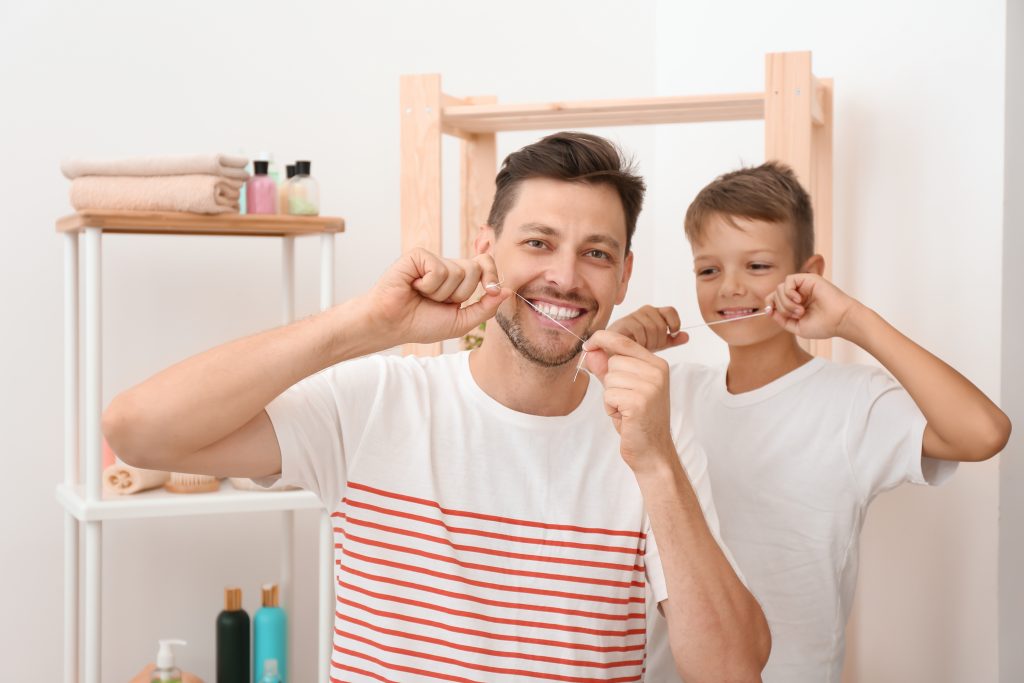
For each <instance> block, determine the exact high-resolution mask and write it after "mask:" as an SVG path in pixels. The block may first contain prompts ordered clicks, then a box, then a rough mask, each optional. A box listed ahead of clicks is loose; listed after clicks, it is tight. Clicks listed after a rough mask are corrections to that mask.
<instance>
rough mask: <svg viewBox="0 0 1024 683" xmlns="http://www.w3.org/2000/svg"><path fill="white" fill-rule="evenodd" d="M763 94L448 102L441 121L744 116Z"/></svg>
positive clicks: (498, 124) (753, 112) (518, 125)
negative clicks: (577, 100)
mask: <svg viewBox="0 0 1024 683" xmlns="http://www.w3.org/2000/svg"><path fill="white" fill-rule="evenodd" d="M764 99H765V98H764V93H762V92H756V93H738V94H726V95H696V96H685V97H647V98H637V99H629V100H589V101H579V102H543V103H537V104H449V105H448V106H445V107H444V108H443V109H442V111H441V121H442V124H443V126H444V127H445V128H446V129H450V130H452V131H461V132H464V133H493V132H496V131H507V130H543V129H555V128H557V129H569V128H590V127H594V126H631V125H648V124H654V123H694V122H700V121H746V120H759V119H763V118H764ZM454 100H455V98H449V99H448V101H449V102H452V101H454Z"/></svg>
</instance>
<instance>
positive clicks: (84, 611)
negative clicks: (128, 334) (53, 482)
mask: <svg viewBox="0 0 1024 683" xmlns="http://www.w3.org/2000/svg"><path fill="white" fill-rule="evenodd" d="M344 229H345V222H344V220H342V219H341V218H330V217H323V216H253V215H245V216H241V215H230V216H204V215H198V214H184V213H166V212H138V211H116V212H115V211H102V212H101V211H83V212H79V213H77V214H74V215H71V216H67V217H65V218H62V219H60V220H59V221H57V231H58V232H59V233H61V234H62V235H63V239H64V247H65V250H64V329H65V331H64V415H65V417H64V482H63V483H62V484H59V485H58V486H57V500H58V501H59V502H60V504H61V505H62V506H63V507H64V510H65V515H64V680H65V683H82V682H84V683H101V681H102V680H103V679H102V676H101V671H100V655H101V650H100V647H101V643H102V633H101V625H102V622H101V619H100V614H101V608H102V596H101V593H100V586H101V581H100V577H101V573H102V570H103V564H102V551H103V525H104V524H105V523H107V522H109V521H112V520H118V519H143V518H153V517H174V516H183V515H211V514H219V513H232V512H234V513H239V512H258V511H277V512H280V513H281V529H282V539H283V543H282V545H283V547H282V549H281V569H280V574H281V575H280V585H281V594H282V602H283V607H284V608H285V609H286V610H289V616H291V614H290V610H291V607H292V604H293V603H292V562H293V557H294V535H293V532H294V518H295V511H296V510H310V509H319V510H321V518H320V558H319V561H320V580H319V604H320V608H319V612H318V624H319V633H320V646H319V648H318V650H319V660H318V662H317V664H318V672H319V676H318V677H319V678H320V679H321V681H323V683H327V681H328V680H329V663H330V648H331V643H332V638H331V634H332V630H333V624H334V612H333V605H334V601H333V599H331V597H332V596H333V595H334V539H333V534H332V532H331V524H330V517H329V516H328V513H327V511H326V510H324V509H323V506H322V505H321V504H320V501H319V500H318V499H317V498H316V496H314V495H313V494H312V493H309V492H307V491H278V492H261V491H238V490H235V489H234V488H233V487H232V486H231V485H230V484H229V483H227V482H225V483H223V484H222V486H221V490H220V491H219V492H216V493H204V494H189V495H182V494H178V495H175V494H169V493H166V492H164V491H162V490H156V491H147V492H144V493H139V494H135V495H131V496H124V497H119V498H117V499H106V500H105V499H104V498H103V496H102V485H101V475H102V456H101V452H102V434H101V432H100V415H101V413H102V408H103V406H102V393H101V377H102V372H101V370H102V361H103V356H102V340H101V335H100V330H101V320H102V315H101V314H102V296H101V287H100V283H101V265H102V258H101V251H102V236H103V233H132V234H159V235H228V236H249V237H255V236H260V237H277V238H280V239H281V279H282V287H283V289H284V305H283V310H282V321H283V322H285V323H287V322H291V321H292V320H293V319H294V317H295V305H294V299H295V238H296V237H297V236H300V235H315V234H318V235H320V257H321V258H320V308H321V310H323V309H326V308H328V307H329V306H331V305H332V304H333V303H334V302H333V298H334V235H335V233H338V232H342V231H344ZM80 245H84V247H81V248H82V250H83V251H84V254H83V255H82V258H81V259H80V255H79V251H80ZM80 260H81V264H82V276H83V277H82V282H83V288H82V289H83V290H84V291H81V292H80V291H79V284H78V283H79V262H80ZM80 308H82V309H84V310H83V314H84V315H83V316H82V320H83V324H84V327H85V329H84V334H80V330H79V309H80ZM80 339H81V342H80ZM80 373H81V375H82V376H83V379H82V380H81V381H84V385H85V386H84V389H85V391H84V394H82V395H83V397H84V410H82V407H83V406H81V405H80V404H79V391H80V388H81V386H80ZM80 425H81V427H82V431H84V434H80V430H79V426H80ZM83 531H84V533H81V532H83ZM80 538H82V539H83V541H84V547H79V539H80ZM80 554H82V555H83V556H84V557H83V558H82V559H83V562H82V571H81V572H80V571H79V555H80ZM80 611H81V616H82V619H81V622H82V628H81V629H79V621H80V620H79V612H80ZM82 631H84V637H83V633H82ZM80 652H81V654H82V657H81V660H82V661H81V668H80V667H79V659H80V657H79V653H80Z"/></svg>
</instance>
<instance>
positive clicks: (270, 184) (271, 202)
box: [245, 161, 277, 214]
mask: <svg viewBox="0 0 1024 683" xmlns="http://www.w3.org/2000/svg"><path fill="white" fill-rule="evenodd" d="M269 164H270V162H269V161H254V162H253V164H252V168H253V176H252V178H249V182H247V183H246V184H245V207H246V211H247V212H248V213H263V214H266V213H277V185H276V184H275V183H274V179H273V178H271V177H270V176H268V175H267V167H268V166H269Z"/></svg>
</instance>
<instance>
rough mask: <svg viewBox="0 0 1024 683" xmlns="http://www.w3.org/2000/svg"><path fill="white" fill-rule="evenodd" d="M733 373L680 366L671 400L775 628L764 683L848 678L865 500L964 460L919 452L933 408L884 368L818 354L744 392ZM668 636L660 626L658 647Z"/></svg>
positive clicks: (944, 472) (940, 474)
mask: <svg viewBox="0 0 1024 683" xmlns="http://www.w3.org/2000/svg"><path fill="white" fill-rule="evenodd" d="M725 371H726V368H725V366H722V367H718V368H709V367H704V366H699V365H693V364H681V365H675V366H673V368H672V375H671V382H672V385H671V386H672V402H673V406H674V407H676V408H677V409H681V410H683V412H684V413H686V415H688V416H689V418H690V419H691V420H692V422H693V425H694V428H695V429H696V433H697V441H698V443H699V444H700V445H701V446H702V447H703V449H704V451H705V452H706V453H707V457H708V463H709V468H710V472H711V487H712V490H713V492H714V498H715V506H716V508H717V510H718V513H719V516H720V519H721V534H722V539H723V540H724V541H725V543H726V545H727V546H728V547H729V549H730V550H731V551H732V553H733V556H734V557H735V560H736V563H737V564H738V565H739V567H740V569H741V570H742V572H743V574H744V576H745V577H746V579H747V584H748V586H749V587H750V589H751V591H752V592H753V593H754V595H755V596H756V597H757V599H758V600H759V601H760V603H761V606H762V608H763V609H764V612H765V616H766V617H767V618H768V624H769V626H770V627H771V632H772V652H771V657H770V659H769V661H768V666H767V667H766V668H765V671H764V681H765V683H824V682H828V683H833V682H834V683H839V680H840V675H841V670H842V665H843V654H844V648H845V636H844V632H845V628H846V621H847V618H848V617H849V614H850V608H851V606H852V603H853V595H854V589H855V587H856V584H857V565H858V549H859V537H860V531H861V526H862V524H863V522H864V517H865V514H866V513H867V508H868V504H869V503H870V502H871V500H872V499H873V498H874V497H875V496H876V495H878V494H879V493H881V492H883V491H886V490H889V489H891V488H893V487H895V486H898V485H900V484H902V483H904V482H912V483H915V484H939V483H941V482H942V481H945V480H946V479H947V478H948V477H949V476H950V475H951V474H952V473H953V472H954V471H955V469H956V463H954V462H946V461H940V460H933V459H931V458H923V457H922V456H921V439H922V436H923V434H924V427H925V418H924V416H923V415H922V414H921V411H920V410H919V409H918V407H917V406H916V405H915V403H914V401H913V400H912V399H911V398H910V395H909V394H907V392H906V391H905V390H904V389H903V388H902V387H901V386H900V385H899V384H897V383H896V381H895V380H894V379H892V377H890V376H889V375H888V374H887V373H885V372H884V371H882V370H880V369H878V368H873V367H869V366H864V365H840V364H837V363H832V362H829V361H826V360H824V359H820V358H815V359H813V360H811V361H809V362H808V363H806V364H805V365H803V366H801V367H799V368H797V369H796V370H794V371H792V372H790V373H789V374H787V375H785V376H783V377H780V378H779V379H777V380H775V381H774V382H771V383H770V384H767V385H766V386H763V387H761V388H759V389H756V390H754V391H750V392H746V393H742V394H730V393H729V392H728V391H727V390H726V384H725ZM664 638H665V634H664V632H663V630H660V629H656V632H655V633H653V634H652V636H651V641H652V642H651V647H652V651H653V652H660V651H662V650H664V647H663V646H662V644H661V643H662V641H663V640H664ZM652 656H654V655H652ZM666 680H678V679H677V678H675V677H672V678H670V679H666Z"/></svg>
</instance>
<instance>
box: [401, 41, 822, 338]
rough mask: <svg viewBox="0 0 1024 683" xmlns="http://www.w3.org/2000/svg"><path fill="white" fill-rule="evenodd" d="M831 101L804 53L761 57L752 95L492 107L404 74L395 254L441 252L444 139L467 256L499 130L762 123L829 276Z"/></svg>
mask: <svg viewBox="0 0 1024 683" xmlns="http://www.w3.org/2000/svg"><path fill="white" fill-rule="evenodd" d="M832 99H833V82H832V79H829V78H816V77H815V76H814V74H813V72H812V70H811V53H810V52H775V53H768V54H767V55H765V88H764V91H763V92H754V93H736V94H720V95H691V96H679V97H648V98H633V99H615V100H590V101H577V102H541V103H533V104H498V102H497V98H496V97H495V96H491V95H489V96H474V97H453V96H451V95H447V94H445V93H444V92H442V90H441V76H440V75H439V74H417V75H405V76H402V77H401V80H400V111H401V154H402V158H401V222H402V250H403V251H408V250H409V249H412V248H414V247H423V248H425V249H429V250H430V251H433V252H434V253H437V254H440V253H442V251H443V249H442V237H441V235H442V223H441V191H442V187H441V139H442V136H443V135H452V136H455V137H457V138H459V140H460V165H461V181H460V185H461V187H460V191H461V201H460V209H459V213H460V226H461V227H460V248H459V255H460V256H462V257H467V256H471V255H472V254H473V240H474V239H475V237H476V232H477V229H478V228H479V226H481V225H484V224H485V223H486V222H487V215H488V213H489V212H490V205H491V200H492V199H493V197H494V176H495V173H496V172H497V167H498V160H497V145H496V135H497V134H498V133H500V132H504V131H520V130H569V129H580V128H591V127H599V126H642V125H655V124H670V123H697V122H714V121H754V120H763V121H764V123H765V159H766V160H777V161H781V162H783V163H786V164H788V165H789V166H790V167H792V168H793V170H794V171H795V172H796V174H797V177H798V178H799V179H800V182H801V183H803V185H804V187H805V188H807V191H808V192H809V193H810V195H811V200H812V202H813V205H814V213H815V243H816V251H817V252H818V253H820V254H823V255H824V256H825V264H826V273H825V275H826V277H828V276H830V274H831V262H832V112H833V108H832ZM809 346H810V347H811V349H812V351H813V352H814V353H815V354H817V355H821V356H826V357H828V356H830V355H831V342H829V341H824V342H821V341H819V342H814V343H811V344H810V345H809ZM407 351H410V352H412V353H418V354H424V355H426V354H437V353H440V351H441V345H440V344H427V345H408V347H407Z"/></svg>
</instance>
